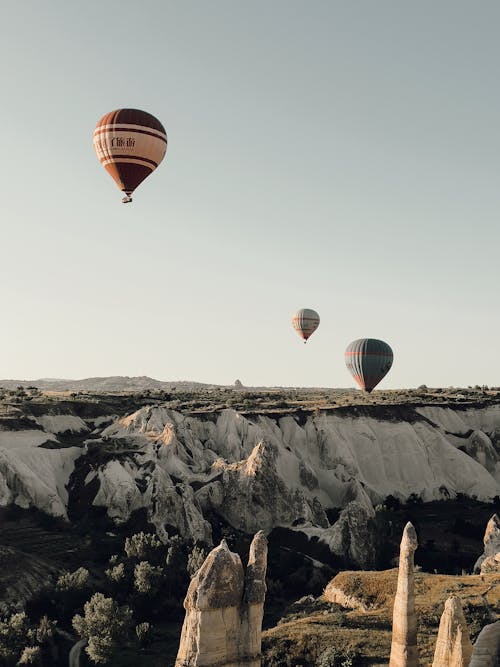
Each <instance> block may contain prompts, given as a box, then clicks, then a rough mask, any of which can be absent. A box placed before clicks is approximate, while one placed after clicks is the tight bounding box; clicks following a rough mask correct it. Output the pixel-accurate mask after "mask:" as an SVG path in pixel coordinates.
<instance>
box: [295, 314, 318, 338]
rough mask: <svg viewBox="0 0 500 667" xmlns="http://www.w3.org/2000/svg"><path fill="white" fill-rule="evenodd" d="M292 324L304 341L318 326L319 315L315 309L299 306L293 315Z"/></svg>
mask: <svg viewBox="0 0 500 667" xmlns="http://www.w3.org/2000/svg"><path fill="white" fill-rule="evenodd" d="M292 324H293V328H294V329H295V331H296V332H297V333H298V334H299V336H300V337H301V338H303V339H304V343H305V342H307V339H308V338H309V337H310V336H311V335H312V334H313V333H314V332H315V331H316V329H317V328H318V327H319V315H318V313H317V312H316V311H315V310H311V309H310V308H301V309H300V310H298V311H297V312H296V313H295V315H294V316H293V318H292Z"/></svg>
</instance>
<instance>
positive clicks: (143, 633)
mask: <svg viewBox="0 0 500 667" xmlns="http://www.w3.org/2000/svg"><path fill="white" fill-rule="evenodd" d="M135 634H136V635H137V639H138V640H139V643H140V644H141V646H144V645H145V644H147V643H148V642H149V641H150V640H151V625H150V624H149V623H148V622H147V621H144V623H139V624H138V625H136V626H135Z"/></svg>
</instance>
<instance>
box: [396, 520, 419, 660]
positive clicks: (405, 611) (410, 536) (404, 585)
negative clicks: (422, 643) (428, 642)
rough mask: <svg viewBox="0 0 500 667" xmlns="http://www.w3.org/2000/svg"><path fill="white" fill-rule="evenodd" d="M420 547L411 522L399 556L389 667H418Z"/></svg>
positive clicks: (407, 527) (405, 530)
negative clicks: (416, 567) (417, 554)
mask: <svg viewBox="0 0 500 667" xmlns="http://www.w3.org/2000/svg"><path fill="white" fill-rule="evenodd" d="M417 546H418V542H417V534H416V532H415V528H414V527H413V525H412V524H411V523H410V522H408V523H407V524H406V526H405V529H404V531H403V539H402V540H401V548H400V552H399V573H398V585H397V589H396V597H395V600H394V614H393V621H392V644H391V657H390V662H389V667H418V648H417V616H416V613H415V582H414V572H413V557H414V554H415V550H416V548H417Z"/></svg>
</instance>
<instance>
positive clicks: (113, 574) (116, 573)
mask: <svg viewBox="0 0 500 667" xmlns="http://www.w3.org/2000/svg"><path fill="white" fill-rule="evenodd" d="M104 574H105V575H106V576H107V578H108V579H109V580H110V581H112V582H114V583H115V584H118V583H120V581H122V580H123V578H124V577H125V565H124V564H123V563H120V564H119V565H115V566H114V567H110V568H109V569H107V570H105V571H104Z"/></svg>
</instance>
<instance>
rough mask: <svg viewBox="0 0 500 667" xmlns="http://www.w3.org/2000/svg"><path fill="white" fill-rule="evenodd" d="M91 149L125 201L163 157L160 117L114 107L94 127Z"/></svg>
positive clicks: (130, 198) (164, 141) (128, 200)
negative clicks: (114, 108) (113, 109)
mask: <svg viewBox="0 0 500 667" xmlns="http://www.w3.org/2000/svg"><path fill="white" fill-rule="evenodd" d="M94 149H95V152H96V153H97V157H98V158H99V160H100V162H101V164H102V165H103V167H104V168H105V169H106V171H107V172H108V173H109V174H110V175H111V177H112V178H113V180H114V181H115V183H116V185H117V186H118V187H119V189H120V190H121V191H122V192H124V193H125V195H126V196H125V197H124V198H123V200H122V201H123V202H124V203H128V202H131V201H132V197H131V196H130V195H131V194H132V193H133V192H134V190H135V189H136V188H137V187H138V186H139V185H140V184H141V183H142V181H143V180H144V179H145V178H147V177H148V176H149V174H151V172H153V171H154V170H155V169H156V167H157V166H158V165H159V164H160V162H161V161H162V160H163V158H164V157H165V153H166V151H167V134H166V132H165V128H164V127H163V125H162V124H161V123H160V121H159V120H158V119H157V118H155V117H154V116H152V115H151V114H150V113H147V112H146V111H139V109H116V111H111V112H110V113H107V114H106V115H105V116H103V117H102V118H101V120H100V121H99V122H98V123H97V125H96V128H95V130H94Z"/></svg>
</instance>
